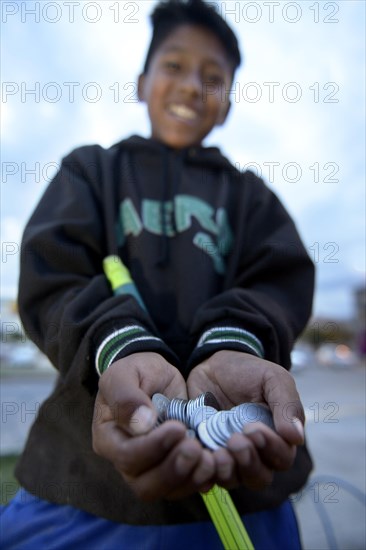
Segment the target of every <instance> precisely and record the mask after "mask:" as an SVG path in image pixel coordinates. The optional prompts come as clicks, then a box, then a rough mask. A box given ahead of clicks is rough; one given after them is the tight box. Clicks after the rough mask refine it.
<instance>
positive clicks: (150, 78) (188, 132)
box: [139, 25, 232, 149]
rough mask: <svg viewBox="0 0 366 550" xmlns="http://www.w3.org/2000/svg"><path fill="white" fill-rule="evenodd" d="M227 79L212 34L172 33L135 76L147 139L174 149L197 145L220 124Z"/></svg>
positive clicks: (227, 68) (195, 30)
mask: <svg viewBox="0 0 366 550" xmlns="http://www.w3.org/2000/svg"><path fill="white" fill-rule="evenodd" d="M231 80H232V67H231V65H230V63H229V61H228V58H227V55H226V53H225V49H224V47H223V46H222V45H221V42H220V41H219V39H218V38H216V36H215V35H214V34H213V33H212V32H210V31H209V30H206V29H205V28H204V27H200V26H193V25H181V26H179V27H177V28H176V29H174V31H172V33H171V34H169V35H168V37H167V38H166V39H165V40H164V41H163V42H162V43H161V45H160V46H159V47H158V48H157V50H156V51H155V53H154V54H153V56H152V58H151V61H150V64H149V68H148V71H147V73H145V74H143V75H141V76H140V77H139V98H140V100H141V101H145V102H146V103H147V106H148V111H149V117H150V122H151V134H152V137H153V138H155V139H157V140H159V141H161V142H163V143H165V144H166V145H169V146H170V147H173V148H176V149H181V148H184V147H190V146H192V145H199V144H200V143H201V142H202V140H203V139H204V138H205V136H207V135H208V134H209V132H210V131H211V130H212V129H213V127H214V126H216V125H220V124H223V122H224V121H225V118H226V115H227V113H228V111H229V107H230V102H229V99H228V91H229V90H230V85H231Z"/></svg>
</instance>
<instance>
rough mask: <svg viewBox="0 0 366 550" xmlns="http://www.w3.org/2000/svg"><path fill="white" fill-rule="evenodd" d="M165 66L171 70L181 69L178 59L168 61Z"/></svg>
mask: <svg viewBox="0 0 366 550" xmlns="http://www.w3.org/2000/svg"><path fill="white" fill-rule="evenodd" d="M165 67H166V68H167V69H169V70H171V71H179V69H180V64H179V63H178V62H177V61H166V62H165Z"/></svg>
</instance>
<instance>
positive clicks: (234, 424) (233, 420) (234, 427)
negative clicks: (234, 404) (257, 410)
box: [226, 410, 243, 435]
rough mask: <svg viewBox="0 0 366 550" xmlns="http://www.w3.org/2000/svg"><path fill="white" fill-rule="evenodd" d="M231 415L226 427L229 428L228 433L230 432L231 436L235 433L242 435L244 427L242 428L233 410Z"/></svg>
mask: <svg viewBox="0 0 366 550" xmlns="http://www.w3.org/2000/svg"><path fill="white" fill-rule="evenodd" d="M230 413H231V414H230V415H228V417H227V421H226V427H227V429H228V431H229V432H230V435H232V434H234V433H237V432H239V433H240V432H241V431H242V429H243V426H242V424H241V422H240V421H239V419H238V417H237V414H236V412H235V411H233V410H231V411H230Z"/></svg>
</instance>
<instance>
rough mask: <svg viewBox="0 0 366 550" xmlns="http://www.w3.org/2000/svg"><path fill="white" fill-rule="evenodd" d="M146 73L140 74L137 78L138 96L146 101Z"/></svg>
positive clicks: (140, 99)
mask: <svg viewBox="0 0 366 550" xmlns="http://www.w3.org/2000/svg"><path fill="white" fill-rule="evenodd" d="M144 89H145V75H144V74H140V75H139V77H138V80H137V97H138V100H139V101H145V94H144Z"/></svg>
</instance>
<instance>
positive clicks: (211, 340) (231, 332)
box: [197, 327, 264, 358]
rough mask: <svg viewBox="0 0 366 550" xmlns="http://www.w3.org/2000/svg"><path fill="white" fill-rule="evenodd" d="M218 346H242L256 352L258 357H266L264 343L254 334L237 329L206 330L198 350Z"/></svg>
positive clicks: (199, 342)
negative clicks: (207, 346)
mask: <svg viewBox="0 0 366 550" xmlns="http://www.w3.org/2000/svg"><path fill="white" fill-rule="evenodd" d="M214 344H215V345H217V344H242V345H243V346H245V347H246V348H249V349H251V350H252V351H254V353H255V354H256V355H258V357H262V358H263V357H264V348H263V345H262V342H261V341H260V340H258V338H257V337H256V336H254V334H252V333H251V332H248V331H247V330H244V329H241V328H237V327H219V328H218V327H216V328H212V329H209V330H206V332H204V333H203V334H202V336H201V338H200V339H199V341H198V344H197V348H201V347H203V346H206V345H214Z"/></svg>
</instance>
